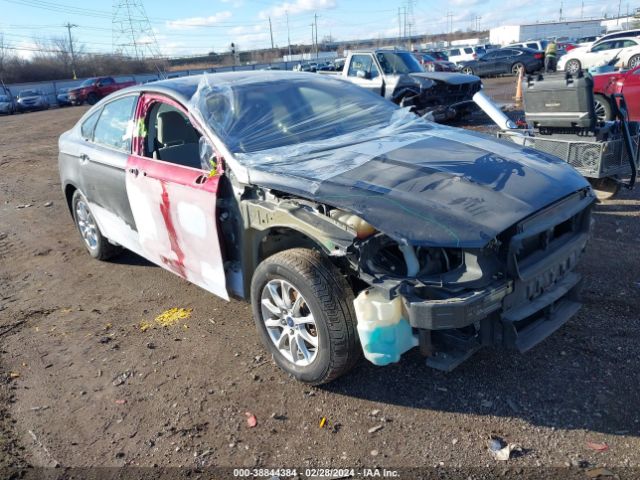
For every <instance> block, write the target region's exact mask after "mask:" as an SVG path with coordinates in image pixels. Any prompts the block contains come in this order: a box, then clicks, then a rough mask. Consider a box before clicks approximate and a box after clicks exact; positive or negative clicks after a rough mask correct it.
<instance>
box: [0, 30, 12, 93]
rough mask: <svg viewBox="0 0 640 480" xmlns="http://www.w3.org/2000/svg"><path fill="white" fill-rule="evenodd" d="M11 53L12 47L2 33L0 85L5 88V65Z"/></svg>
mask: <svg viewBox="0 0 640 480" xmlns="http://www.w3.org/2000/svg"><path fill="white" fill-rule="evenodd" d="M10 53H11V47H10V45H9V44H8V43H7V42H6V41H5V39H4V34H2V33H0V84H1V85H3V86H4V76H5V75H4V74H5V71H4V70H5V64H6V61H7V60H8V59H9V55H10Z"/></svg>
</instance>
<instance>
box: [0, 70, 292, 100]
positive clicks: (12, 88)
mask: <svg viewBox="0 0 640 480" xmlns="http://www.w3.org/2000/svg"><path fill="white" fill-rule="evenodd" d="M298 63H299V62H276V63H256V64H252V65H237V66H236V65H231V66H227V67H216V68H203V69H188V70H177V71H173V72H166V73H165V74H164V75H163V76H162V77H161V75H160V74H158V73H139V74H133V75H114V76H113V78H114V79H115V80H116V82H130V81H134V82H136V83H147V82H151V81H155V80H160V79H161V78H177V77H186V76H190V75H200V74H202V73H214V72H232V71H246V70H265V69H279V70H291V69H293V67H294V66H295V65H297V64H298ZM87 78H91V77H87ZM87 78H79V79H77V80H71V79H69V80H53V81H48V82H28V83H13V84H8V85H6V87H7V89H8V90H9V92H11V94H12V95H13V96H14V97H15V96H16V95H18V93H19V92H20V91H21V90H41V91H42V92H43V93H44V94H45V95H46V96H47V100H49V104H50V105H52V106H53V105H57V99H56V97H57V95H58V92H59V91H60V89H63V88H74V87H77V86H79V85H80V84H81V83H82V82H83V81H85V80H86V79H87Z"/></svg>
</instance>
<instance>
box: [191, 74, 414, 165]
mask: <svg viewBox="0 0 640 480" xmlns="http://www.w3.org/2000/svg"><path fill="white" fill-rule="evenodd" d="M214 77H215V76H206V77H205V78H204V80H203V81H202V83H201V84H200V86H199V88H198V92H196V94H195V95H194V97H193V99H192V102H194V103H195V104H196V106H197V110H198V111H199V112H200V113H202V115H203V117H204V120H205V122H206V123H207V124H208V125H209V126H210V127H211V128H212V129H213V131H215V132H216V134H217V135H218V136H220V137H221V140H222V141H223V142H224V143H225V145H226V146H227V148H228V149H229V150H230V151H231V152H233V153H235V154H250V153H256V152H263V151H265V150H271V149H275V148H279V147H285V146H290V145H298V146H299V144H313V143H314V142H316V143H317V142H323V141H329V142H333V141H334V140H335V139H336V138H338V137H342V136H353V133H354V132H364V131H366V130H367V129H373V131H374V132H377V131H379V130H380V129H382V128H384V127H387V126H389V125H390V124H391V123H392V117H393V116H394V114H396V113H397V112H398V110H399V108H398V107H397V106H396V105H394V104H393V103H391V102H389V101H387V100H384V99H383V98H381V97H380V96H378V95H376V94H374V93H372V92H369V91H367V90H365V89H363V88H361V87H358V86H355V85H351V84H349V83H346V82H343V81H341V80H333V79H329V78H325V77H319V78H313V77H312V78H309V77H308V76H307V75H305V76H301V77H300V78H295V79H294V78H291V77H286V78H284V77H280V78H279V77H278V76H277V75H275V74H274V77H273V78H271V79H269V80H263V79H260V80H254V79H253V78H249V79H243V80H239V81H235V82H224V83H219V81H217V82H216V80H217V79H216V78H214ZM282 80H285V81H282ZM214 82H216V83H214ZM409 115H411V116H412V117H414V116H413V114H409ZM414 118H418V117H414ZM408 123H410V122H408ZM421 125H427V123H426V122H424V121H421ZM358 138H359V136H358ZM350 141H351V143H353V142H354V141H364V140H363V139H362V138H359V140H353V139H352V140H350ZM298 150H299V149H298ZM290 155H292V153H290Z"/></svg>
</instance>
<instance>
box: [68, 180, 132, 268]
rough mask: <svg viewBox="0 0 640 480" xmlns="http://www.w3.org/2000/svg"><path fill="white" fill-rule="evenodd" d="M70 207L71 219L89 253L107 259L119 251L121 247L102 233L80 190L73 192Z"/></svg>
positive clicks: (99, 258)
mask: <svg viewBox="0 0 640 480" xmlns="http://www.w3.org/2000/svg"><path fill="white" fill-rule="evenodd" d="M71 208H72V212H73V220H74V222H75V224H76V227H77V228H78V231H79V232H80V236H81V237H82V240H83V242H84V246H85V247H86V248H87V251H88V252H89V255H91V256H92V257H93V258H96V259H98V260H107V259H108V258H111V257H113V256H114V255H116V254H118V253H120V251H121V250H122V249H121V248H120V247H117V246H115V245H113V244H111V243H109V240H107V238H106V237H105V236H104V235H102V232H101V231H100V228H99V227H98V223H97V222H96V219H95V217H94V216H93V213H92V212H91V209H90V208H89V202H88V201H87V199H86V198H85V196H84V195H83V194H82V192H80V190H76V191H75V193H74V194H73V197H72V199H71Z"/></svg>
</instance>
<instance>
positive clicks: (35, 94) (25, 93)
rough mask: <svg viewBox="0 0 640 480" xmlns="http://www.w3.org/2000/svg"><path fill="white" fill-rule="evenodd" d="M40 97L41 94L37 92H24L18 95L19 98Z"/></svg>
mask: <svg viewBox="0 0 640 480" xmlns="http://www.w3.org/2000/svg"><path fill="white" fill-rule="evenodd" d="M38 95H40V93H39V92H36V91H35V90H23V91H21V92H20V93H19V94H18V98H24V97H37V96H38Z"/></svg>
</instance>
